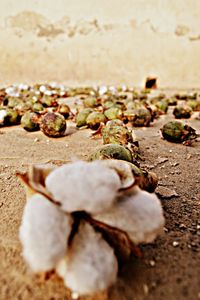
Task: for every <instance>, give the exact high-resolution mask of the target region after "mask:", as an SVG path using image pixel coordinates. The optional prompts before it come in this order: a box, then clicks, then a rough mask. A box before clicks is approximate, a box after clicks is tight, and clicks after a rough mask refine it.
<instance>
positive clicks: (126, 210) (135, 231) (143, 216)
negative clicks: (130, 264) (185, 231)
mask: <svg viewBox="0 0 200 300" xmlns="http://www.w3.org/2000/svg"><path fill="white" fill-rule="evenodd" d="M94 219H95V220H98V221H101V222H103V223H105V224H107V225H110V226H113V227H116V228H119V229H121V230H123V231H126V232H127V234H128V235H129V238H130V239H131V240H132V241H133V242H134V243H135V244H138V243H149V242H152V241H153V240H154V239H155V238H156V236H157V235H158V234H159V233H160V232H161V230H162V229H163V226H164V217H163V211H162V207H161V203H160V201H159V199H158V198H157V196H156V195H155V194H150V193H148V192H146V191H142V190H140V189H139V188H138V187H134V190H133V193H132V194H130V195H125V196H123V195H122V197H121V198H119V199H118V201H117V202H116V203H115V204H114V205H113V207H112V208H111V209H110V210H109V211H107V212H105V213H102V214H99V215H95V217H94Z"/></svg>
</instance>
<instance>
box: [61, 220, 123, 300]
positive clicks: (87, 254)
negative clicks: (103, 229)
mask: <svg viewBox="0 0 200 300" xmlns="http://www.w3.org/2000/svg"><path fill="white" fill-rule="evenodd" d="M56 270H57V273H58V274H59V275H60V276H61V277H62V278H63V279H64V282H65V284H66V286H67V287H69V288H70V289H71V290H72V291H74V292H77V293H78V294H80V295H85V294H91V293H95V292H98V291H101V290H104V289H106V288H108V287H109V286H110V285H111V284H113V283H114V281H115V280H116V276H117V270H118V264H117V259H116V257H115V255H114V252H113V249H112V248H111V247H110V246H109V245H108V243H107V242H106V241H105V240H104V239H103V238H102V237H101V234H100V233H96V232H95V231H94V229H93V228H92V227H91V225H89V224H87V223H82V224H81V225H80V227H79V230H78V233H77V235H76V236H75V237H74V240H73V242H72V245H71V247H70V248H69V251H68V253H67V256H66V257H65V259H62V260H61V261H60V263H59V264H58V266H57V269H56Z"/></svg>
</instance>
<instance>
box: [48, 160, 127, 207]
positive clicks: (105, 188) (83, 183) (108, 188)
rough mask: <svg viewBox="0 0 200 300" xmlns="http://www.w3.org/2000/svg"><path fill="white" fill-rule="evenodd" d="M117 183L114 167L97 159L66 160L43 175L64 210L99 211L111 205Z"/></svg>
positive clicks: (117, 188) (119, 183) (118, 184)
mask: <svg viewBox="0 0 200 300" xmlns="http://www.w3.org/2000/svg"><path fill="white" fill-rule="evenodd" d="M120 187H121V182H120V178H119V176H118V175H117V173H116V171H114V170H112V169H110V168H108V167H106V166H104V165H103V164H102V163H101V161H94V162H84V161H77V162H74V163H69V164H66V165H63V166H61V167H59V168H57V169H55V170H54V171H52V172H51V173H50V174H49V175H48V176H47V178H46V188H47V190H48V191H49V192H50V193H51V194H52V195H53V197H54V199H55V200H57V201H59V202H61V204H62V209H63V210H64V211H67V212H74V211H82V210H84V211H87V212H89V213H99V212H102V211H104V210H106V209H108V208H110V207H111V206H112V204H113V202H114V200H115V197H116V194H117V191H118V190H119V189H120Z"/></svg>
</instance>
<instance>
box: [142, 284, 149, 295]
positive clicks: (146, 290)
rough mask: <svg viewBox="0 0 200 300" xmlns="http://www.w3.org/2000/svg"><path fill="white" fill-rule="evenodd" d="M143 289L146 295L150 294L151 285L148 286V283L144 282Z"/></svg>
mask: <svg viewBox="0 0 200 300" xmlns="http://www.w3.org/2000/svg"><path fill="white" fill-rule="evenodd" d="M143 290H144V294H145V295H148V293H149V287H148V285H147V284H144V285H143Z"/></svg>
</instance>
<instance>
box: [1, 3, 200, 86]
mask: <svg viewBox="0 0 200 300" xmlns="http://www.w3.org/2000/svg"><path fill="white" fill-rule="evenodd" d="M199 12H200V1H199V0H184V1H183V0H56V1H53V0H49V1H48V0H18V1H15V0H1V1H0V84H1V85H2V84H10V83H13V82H35V81H37V82H41V81H42V82H43V81H58V82H66V83H68V84H72V83H74V84H88V83H107V84H121V83H126V84H130V85H135V86H141V85H142V84H143V82H144V78H145V77H146V76H147V75H150V74H155V75H156V76H158V78H159V85H160V86H161V87H199V84H200V17H199Z"/></svg>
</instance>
